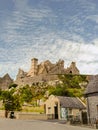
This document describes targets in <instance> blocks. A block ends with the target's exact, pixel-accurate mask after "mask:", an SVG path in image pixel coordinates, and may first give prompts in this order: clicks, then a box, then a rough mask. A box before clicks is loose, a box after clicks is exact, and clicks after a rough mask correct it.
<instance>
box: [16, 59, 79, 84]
mask: <svg viewBox="0 0 98 130" xmlns="http://www.w3.org/2000/svg"><path fill="white" fill-rule="evenodd" d="M69 73H72V74H79V70H78V68H77V67H76V63H75V62H72V63H71V65H70V66H69V67H68V68H64V61H63V60H59V61H58V62H57V63H55V64H53V63H51V62H50V61H49V60H46V61H44V62H42V63H40V64H38V59H36V58H33V59H32V60H31V68H30V70H29V72H24V71H23V70H22V69H19V72H18V74H17V77H16V80H15V83H16V84H18V85H26V84H29V85H32V84H33V83H35V82H47V81H51V80H52V81H53V80H57V79H58V76H57V75H58V74H69Z"/></svg>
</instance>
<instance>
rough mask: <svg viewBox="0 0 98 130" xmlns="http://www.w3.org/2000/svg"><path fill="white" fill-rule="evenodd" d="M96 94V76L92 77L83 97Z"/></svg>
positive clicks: (97, 77)
mask: <svg viewBox="0 0 98 130" xmlns="http://www.w3.org/2000/svg"><path fill="white" fill-rule="evenodd" d="M93 93H98V75H95V76H93V78H92V80H91V81H90V82H89V84H88V85H87V88H86V91H85V93H84V94H85V95H88V94H93Z"/></svg>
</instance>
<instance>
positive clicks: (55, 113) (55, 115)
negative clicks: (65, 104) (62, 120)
mask: <svg viewBox="0 0 98 130" xmlns="http://www.w3.org/2000/svg"><path fill="white" fill-rule="evenodd" d="M54 118H55V119H58V105H56V106H55V107H54Z"/></svg>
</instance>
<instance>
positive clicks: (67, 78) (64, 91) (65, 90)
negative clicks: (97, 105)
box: [50, 74, 87, 97]
mask: <svg viewBox="0 0 98 130" xmlns="http://www.w3.org/2000/svg"><path fill="white" fill-rule="evenodd" d="M58 77H59V79H60V81H62V84H59V85H57V86H56V87H55V88H53V89H51V90H50V94H54V95H58V96H70V97H77V96H78V97H81V96H82V95H83V92H84V89H82V88H81V86H80V83H82V82H87V80H86V76H85V75H73V74H64V75H58Z"/></svg>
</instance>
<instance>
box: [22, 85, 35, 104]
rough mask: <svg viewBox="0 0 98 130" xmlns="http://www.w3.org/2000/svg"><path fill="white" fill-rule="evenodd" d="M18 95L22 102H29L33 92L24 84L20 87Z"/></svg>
mask: <svg viewBox="0 0 98 130" xmlns="http://www.w3.org/2000/svg"><path fill="white" fill-rule="evenodd" d="M20 97H21V101H22V102H31V101H32V98H33V94H32V91H31V88H30V87H29V86H28V85H26V86H24V87H23V88H20Z"/></svg>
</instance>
